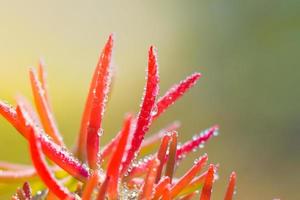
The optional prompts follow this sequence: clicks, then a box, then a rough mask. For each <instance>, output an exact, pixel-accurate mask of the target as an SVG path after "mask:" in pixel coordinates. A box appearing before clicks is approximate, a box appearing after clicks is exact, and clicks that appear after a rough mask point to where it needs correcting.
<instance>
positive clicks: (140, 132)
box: [122, 46, 159, 173]
mask: <svg viewBox="0 0 300 200" xmlns="http://www.w3.org/2000/svg"><path fill="white" fill-rule="evenodd" d="M158 83H159V75H158V63H157V53H156V50H155V48H154V47H153V46H151V47H150V49H149V56H148V74H147V83H146V89H145V93H144V97H143V102H142V107H141V110H140V112H139V115H138V119H137V122H136V128H135V131H134V133H133V138H132V141H131V145H130V148H129V150H128V154H127V157H126V159H125V162H124V163H123V166H122V173H125V172H126V170H127V169H128V167H129V165H130V163H131V161H132V160H133V159H135V157H136V156H137V153H138V151H139V150H140V146H141V143H142V141H143V140H144V136H145V134H146V132H147V131H148V129H149V126H150V123H151V119H152V116H153V114H155V112H156V111H155V101H156V98H157V95H158V92H159V85H158Z"/></svg>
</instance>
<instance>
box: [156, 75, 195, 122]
mask: <svg viewBox="0 0 300 200" xmlns="http://www.w3.org/2000/svg"><path fill="white" fill-rule="evenodd" d="M200 77H201V74H200V73H194V74H192V75H190V76H188V77H187V78H186V79H185V80H183V81H181V82H180V83H178V84H176V85H174V86H173V87H172V88H171V89H169V90H168V91H167V92H166V94H165V95H164V96H162V97H161V98H159V100H158V102H157V112H156V114H155V115H154V116H153V118H157V117H158V116H160V115H161V114H162V113H163V112H164V111H165V110H166V109H167V108H168V107H169V106H171V105H172V104H174V102H175V101H176V100H177V99H179V98H180V97H181V96H182V95H183V94H184V93H185V92H187V91H188V90H189V89H190V88H191V87H193V86H194V85H195V84H196V82H197V81H198V80H199V78H200Z"/></svg>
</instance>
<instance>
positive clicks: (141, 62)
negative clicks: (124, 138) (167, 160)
mask: <svg viewBox="0 0 300 200" xmlns="http://www.w3.org/2000/svg"><path fill="white" fill-rule="evenodd" d="M299 10H300V3H299V1H294V0H286V1H280V0H273V1H271V0H269V1H267V0H252V1H247V0H246V1H237V0H235V1H234V0H228V1H224V0H212V1H206V0H203V1H196V0H194V1H169V0H168V1H148V2H146V1H130V2H129V1H119V2H116V1H114V2H104V1H99V0H97V1H96V0H93V1H34V0H28V1H1V2H0V98H1V99H5V100H8V101H10V102H12V103H13V102H14V97H15V96H16V94H19V93H22V94H24V95H26V96H27V97H28V98H29V99H30V100H32V95H31V90H30V84H29V79H28V72H27V69H28V67H29V66H36V65H37V62H38V59H39V57H40V56H42V57H44V59H45V60H46V63H47V65H48V67H47V70H48V82H49V89H50V95H51V102H52V105H53V108H54V111H55V115H56V118H57V121H58V124H59V128H60V130H61V132H62V133H63V135H64V138H65V141H66V143H67V144H68V145H69V147H70V148H71V147H72V145H73V144H74V143H73V142H74V141H75V138H76V135H77V133H78V129H79V122H80V115H81V113H82V110H83V105H84V101H85V97H86V94H87V89H88V84H89V82H90V78H91V75H92V72H93V69H94V66H95V64H96V62H97V59H98V54H99V52H100V51H101V49H102V47H103V45H104V42H105V41H106V39H107V37H108V35H109V33H111V32H115V33H116V48H115V67H116V76H115V82H114V85H113V90H112V95H111V99H110V101H109V105H108V110H107V112H106V114H105V121H104V128H105V132H104V136H103V137H104V138H103V139H102V141H101V144H102V145H103V144H105V143H106V142H108V141H109V140H110V139H111V138H112V137H113V136H114V135H115V134H116V132H117V131H118V130H119V128H120V126H121V123H122V118H123V117H124V114H125V113H126V112H128V111H133V112H138V109H139V104H140V99H141V96H142V91H143V87H144V82H145V68H146V65H147V51H148V47H149V45H150V44H154V45H155V46H156V47H157V48H158V53H159V64H160V79H161V92H160V94H163V93H164V92H165V91H166V90H167V89H168V88H169V87H170V86H171V85H172V84H174V83H176V82H178V81H179V80H181V79H183V78H185V77H186V76H187V75H189V74H191V73H192V72H194V71H198V72H201V73H203V78H202V79H201V80H200V81H199V83H198V85H197V86H196V87H195V88H193V89H192V90H191V91H190V92H189V93H188V94H187V95H186V96H185V97H184V98H183V99H181V100H180V101H179V102H178V103H177V104H176V105H174V106H173V107H172V108H171V109H170V110H169V111H168V112H167V113H165V114H164V115H163V116H162V117H161V119H160V120H158V121H157V122H155V124H154V125H153V126H152V128H151V130H150V132H151V133H153V132H155V131H157V130H159V129H160V128H162V127H163V126H165V125H166V124H168V123H170V122H172V121H173V120H180V121H181V122H182V128H181V129H180V131H179V136H180V139H181V141H182V142H183V141H185V140H187V139H189V138H191V137H192V135H193V134H194V133H197V132H199V131H200V130H203V129H205V128H207V127H209V126H211V125H213V124H219V125H220V127H221V128H220V135H219V136H218V137H215V138H213V139H212V140H211V141H210V142H209V143H208V144H207V145H206V146H205V148H204V149H203V150H201V152H197V153H193V154H192V155H191V156H190V157H189V158H187V161H186V162H182V164H181V166H180V167H179V169H178V174H182V173H183V170H187V169H188V168H189V167H190V166H191V165H192V161H193V160H194V159H195V158H197V157H198V156H199V155H202V154H203V153H204V152H207V153H208V155H209V160H210V162H212V163H219V164H220V170H219V177H220V180H218V181H217V182H216V183H215V188H214V192H213V198H214V199H221V198H222V197H223V195H224V193H225V185H226V184H227V181H228V177H229V174H230V172H231V171H232V170H236V171H237V174H238V182H237V184H238V189H237V194H236V199H273V198H281V199H299V197H300V196H299V191H298V190H297V189H298V188H299V184H300V174H299V169H300V157H299V146H300V136H299V135H300V134H299V132H300V128H299V127H300V126H299V124H298V123H299V119H300V105H299V100H300V92H299V88H298V85H299V80H300V68H299V52H300V12H299ZM0 147H1V151H0V160H6V161H10V162H21V163H30V157H29V154H28V149H27V143H26V141H25V140H24V138H22V137H21V136H20V135H19V134H18V133H17V132H16V131H15V130H14V129H13V128H12V127H11V126H10V125H9V124H8V123H7V122H6V121H5V120H3V118H2V117H1V119H0ZM0 190H1V189H0ZM5 193H9V192H6V191H0V197H1V199H3V198H4V197H7V196H4V194H5Z"/></svg>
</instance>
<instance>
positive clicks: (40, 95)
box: [29, 69, 64, 145]
mask: <svg viewBox="0 0 300 200" xmlns="http://www.w3.org/2000/svg"><path fill="white" fill-rule="evenodd" d="M29 75H30V81H31V88H32V92H33V96H34V101H35V105H36V107H37V111H38V113H39V116H40V118H41V123H42V124H43V127H44V129H45V132H46V133H47V134H49V136H51V137H52V139H53V141H54V142H55V143H56V144H59V145H64V144H63V140H62V137H61V135H60V133H59V131H58V128H57V124H56V122H55V120H54V116H53V114H52V112H51V110H50V107H49V104H48V102H47V99H46V97H45V91H44V89H43V88H42V85H41V83H40V81H39V80H38V75H37V73H36V71H35V70H34V69H30V70H29Z"/></svg>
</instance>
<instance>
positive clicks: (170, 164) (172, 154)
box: [165, 131, 178, 183]
mask: <svg viewBox="0 0 300 200" xmlns="http://www.w3.org/2000/svg"><path fill="white" fill-rule="evenodd" d="M171 137H172V141H171V144H170V149H169V154H168V161H167V166H166V174H165V175H166V176H168V177H170V182H171V183H172V179H173V173H174V169H175V162H176V152H177V137H178V134H177V132H176V131H174V132H173V133H172V136H171Z"/></svg>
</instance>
